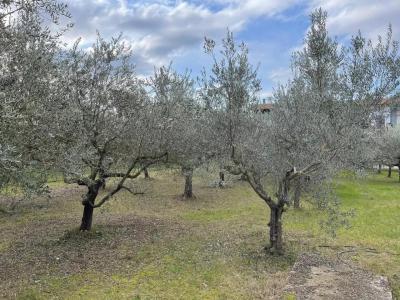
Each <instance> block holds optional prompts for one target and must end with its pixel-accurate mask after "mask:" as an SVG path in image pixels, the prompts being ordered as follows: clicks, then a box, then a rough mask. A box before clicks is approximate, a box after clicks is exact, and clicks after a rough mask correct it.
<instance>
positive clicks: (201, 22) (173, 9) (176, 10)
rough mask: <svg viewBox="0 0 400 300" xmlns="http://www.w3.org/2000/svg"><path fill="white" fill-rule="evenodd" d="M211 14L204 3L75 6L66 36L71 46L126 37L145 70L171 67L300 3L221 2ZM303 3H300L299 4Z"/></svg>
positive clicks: (90, 2)
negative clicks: (211, 41) (206, 41)
mask: <svg viewBox="0 0 400 300" xmlns="http://www.w3.org/2000/svg"><path fill="white" fill-rule="evenodd" d="M211 2H213V3H214V4H216V3H217V2H219V4H220V5H221V6H220V7H219V8H218V9H215V10H213V9H211V8H209V7H208V6H206V5H207V2H206V3H204V2H203V1H196V0H195V1H191V2H188V1H171V0H164V1H162V0H161V1H160V0H159V1H135V2H134V3H132V4H130V3H129V1H127V0H85V1H81V0H69V1H67V4H68V5H69V8H70V11H71V13H72V16H73V19H74V22H75V26H74V28H73V29H72V30H71V31H69V32H68V33H67V34H66V35H65V36H64V40H65V42H67V43H68V44H72V43H73V41H74V40H75V39H76V38H77V37H79V36H81V37H82V42H83V43H84V44H90V43H91V42H92V41H93V40H94V39H95V35H96V30H97V29H98V30H100V32H101V34H102V35H103V36H105V37H110V36H111V35H115V34H118V33H119V32H123V33H124V38H125V39H126V40H129V41H130V42H131V44H132V49H133V52H134V56H135V57H136V59H135V61H136V63H137V65H138V67H139V69H141V71H144V70H145V69H147V70H151V69H152V66H153V65H157V66H159V65H161V64H166V63H168V62H169V61H170V60H172V59H174V58H175V57H177V56H178V55H182V54H183V53H185V52H186V51H188V50H189V49H190V48H193V47H200V46H201V43H202V41H203V38H204V36H209V37H212V38H218V39H219V38H220V37H221V36H222V34H223V32H224V31H225V30H226V28H227V27H229V28H230V29H231V30H234V31H240V30H241V29H242V28H243V27H244V26H245V24H246V22H248V21H249V20H250V19H251V18H252V17H259V16H269V17H271V16H274V15H277V14H279V13H281V12H282V11H284V10H285V9H287V8H288V7H290V5H291V4H293V3H294V2H296V1H295V0H280V1H278V0H268V1H266V0H248V1H238V0H230V1H226V0H220V1H209V3H211ZM297 2H298V1H297Z"/></svg>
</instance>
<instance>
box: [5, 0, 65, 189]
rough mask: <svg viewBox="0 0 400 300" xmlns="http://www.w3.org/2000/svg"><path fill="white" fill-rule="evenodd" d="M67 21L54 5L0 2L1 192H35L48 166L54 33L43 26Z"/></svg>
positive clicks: (36, 0)
mask: <svg viewBox="0 0 400 300" xmlns="http://www.w3.org/2000/svg"><path fill="white" fill-rule="evenodd" d="M62 16H64V17H69V14H68V11H67V9H66V5H64V4H61V3H58V2H57V1H54V0H31V1H18V0H9V1H0V188H1V187H2V186H4V185H7V184H10V185H13V186H19V187H21V188H23V190H24V191H38V190H40V189H41V187H42V186H43V184H44V183H45V181H46V177H45V176H44V175H45V174H44V173H43V170H45V169H47V168H48V167H49V165H50V161H51V159H50V153H49V150H50V147H46V145H48V144H49V142H50V140H49V136H48V134H47V124H48V122H47V121H48V120H47V117H48V115H46V114H43V112H44V111H46V110H47V108H48V105H49V103H50V102H51V100H50V99H51V98H52V96H53V92H52V89H51V87H50V85H49V82H51V81H52V80H53V78H54V77H55V76H56V72H55V70H56V64H55V61H54V60H55V56H56V54H57V52H58V46H59V41H58V37H59V34H60V32H59V33H53V32H52V31H51V30H50V29H49V28H48V27H47V26H46V25H45V24H46V23H47V24H49V19H50V21H51V22H50V23H53V24H54V23H55V24H57V23H58V21H59V19H60V17H62Z"/></svg>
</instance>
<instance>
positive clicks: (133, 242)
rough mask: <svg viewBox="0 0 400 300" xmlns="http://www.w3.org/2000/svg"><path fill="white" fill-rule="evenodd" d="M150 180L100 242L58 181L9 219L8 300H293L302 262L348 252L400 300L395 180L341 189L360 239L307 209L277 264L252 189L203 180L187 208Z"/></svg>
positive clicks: (119, 201)
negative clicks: (325, 226)
mask: <svg viewBox="0 0 400 300" xmlns="http://www.w3.org/2000/svg"><path fill="white" fill-rule="evenodd" d="M150 175H151V176H152V177H153V180H150V181H148V180H143V179H139V180H138V181H135V185H136V186H137V188H138V189H141V190H143V191H145V194H144V195H138V196H132V195H131V194H129V193H128V192H125V191H123V192H121V193H120V194H118V195H117V196H116V197H115V198H114V199H112V200H111V201H110V202H109V203H106V204H105V205H104V206H103V207H101V208H100V209H97V210H96V211H95V215H94V227H93V230H92V232H91V233H80V232H79V231H77V230H76V228H77V226H78V225H79V220H80V217H81V213H82V212H81V210H82V206H81V204H80V200H81V193H83V192H84V190H75V192H73V191H71V192H68V190H67V189H66V188H65V186H64V184H60V185H58V184H57V182H55V183H53V186H52V188H53V189H54V190H55V192H54V195H53V197H52V198H51V199H50V200H49V199H44V198H40V199H35V200H33V201H31V202H29V203H23V204H22V205H21V206H20V207H19V208H18V211H17V212H16V213H15V214H13V215H5V216H2V218H1V219H0V231H1V232H2V234H3V235H4V239H2V241H1V243H0V262H1V263H3V266H4V269H5V270H6V272H7V274H6V275H3V276H5V277H4V278H3V277H1V276H2V275H0V279H1V280H0V288H1V289H0V290H1V292H0V298H2V297H8V298H19V299H49V298H61V299H257V298H258V299H265V298H267V299H268V298H273V297H276V298H282V297H283V298H284V299H295V298H293V295H291V294H283V292H282V289H283V287H284V285H285V280H286V277H287V275H288V272H289V271H290V268H291V266H292V265H293V263H294V261H295V260H296V256H297V254H298V253H299V252H302V251H319V252H322V253H323V254H324V255H328V256H330V255H332V256H335V255H336V254H337V252H338V251H340V250H342V249H344V248H343V247H345V246H352V247H354V249H355V251H354V252H352V253H351V255H350V256H348V258H349V259H353V260H354V261H355V262H356V263H357V264H360V265H361V266H362V267H364V268H366V269H369V270H371V271H373V272H376V273H379V274H383V275H386V276H388V277H389V279H390V280H391V284H392V287H393V289H394V290H395V294H396V295H397V296H399V295H400V278H399V277H400V255H396V254H399V253H400V222H399V221H400V200H399V197H398V194H399V191H400V184H399V183H398V182H397V180H396V179H389V178H386V177H385V174H381V175H369V176H367V177H365V178H354V177H351V176H343V177H341V178H339V179H337V181H336V185H337V186H336V190H337V193H338V195H339V196H340V198H341V200H342V204H343V208H344V209H351V208H352V209H355V210H356V214H355V217H354V218H352V219H351V228H350V229H341V230H339V232H338V236H337V238H336V239H333V238H332V237H330V236H329V235H328V234H327V233H326V232H324V231H323V230H322V229H321V226H320V221H321V220H322V219H323V218H324V214H323V213H321V212H320V211H318V210H317V209H314V208H312V207H311V206H310V205H307V204H305V205H304V208H303V209H301V210H299V211H294V210H289V211H288V212H287V213H286V214H285V215H284V232H285V234H284V239H285V242H286V244H285V247H286V252H285V254H284V255H283V256H270V255H269V254H267V253H266V252H265V251H264V250H263V247H264V246H265V245H266V243H267V240H268V231H267V229H268V228H267V223H268V216H269V211H268V209H267V207H266V205H265V203H264V202H263V201H262V200H261V199H259V198H258V197H257V196H256V195H255V193H254V192H253V191H252V190H251V189H250V188H249V186H248V185H247V184H246V183H243V182H237V183H235V184H234V185H233V187H231V188H226V189H222V190H221V189H215V188H209V187H207V186H206V183H205V180H202V179H201V178H200V177H196V178H195V182H194V193H195V195H196V198H195V199H193V200H186V201H182V200H181V198H180V197H179V195H180V193H181V192H182V188H183V182H182V178H181V177H180V176H178V175H177V173H176V172H165V171H155V170H151V173H150ZM322 246H323V247H322ZM326 246H329V247H326ZM346 249H348V247H347V248H346ZM372 249H373V250H372Z"/></svg>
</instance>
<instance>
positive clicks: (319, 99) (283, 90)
mask: <svg viewBox="0 0 400 300" xmlns="http://www.w3.org/2000/svg"><path fill="white" fill-rule="evenodd" d="M326 18H327V15H326V13H325V12H324V11H322V10H321V9H319V10H316V11H314V12H313V13H312V14H311V27H310V30H309V32H308V34H307V37H306V39H305V47H304V49H303V50H302V51H299V52H297V53H295V55H294V56H293V57H294V58H293V70H294V74H293V80H291V81H290V82H289V83H288V84H287V86H285V87H279V88H278V89H277V90H276V92H275V95H274V100H275V101H274V108H273V110H272V112H271V113H270V114H268V115H265V114H257V113H255V112H254V110H253V111H252V110H247V111H246V110H242V111H240V113H239V114H238V115H237V119H236V121H235V123H236V124H237V126H236V127H233V128H234V129H233V130H234V134H230V130H226V129H229V126H221V129H222V130H221V131H220V134H221V138H222V140H224V143H225V144H226V149H227V155H229V158H230V163H229V164H228V165H226V169H227V170H229V171H230V172H232V173H234V174H244V175H245V177H246V178H247V180H248V182H249V184H250V185H251V187H252V188H253V190H254V191H255V192H256V193H257V195H259V196H260V198H262V199H263V200H264V201H265V203H266V204H267V205H268V207H269V208H270V221H269V224H268V225H269V227H270V229H269V231H270V232H269V241H270V243H269V247H268V248H269V250H270V251H271V252H272V253H280V252H282V250H283V238H282V215H283V212H284V211H285V209H286V206H288V204H289V191H290V188H291V186H292V185H293V182H294V181H296V180H298V179H299V178H304V179H308V178H310V179H311V180H312V182H315V183H317V182H320V183H323V182H326V180H327V179H329V178H332V176H334V175H335V174H336V173H337V172H338V171H340V170H343V169H345V168H363V167H365V166H367V164H368V163H369V162H370V159H371V157H372V155H370V153H368V152H366V151H365V149H368V147H367V146H368V145H369V144H370V143H371V142H372V140H373V139H372V138H373V134H372V133H371V129H370V124H371V115H372V112H373V111H374V109H376V107H377V105H378V103H380V101H381V99H382V98H383V97H384V96H385V95H388V94H391V93H392V92H393V91H394V90H395V89H396V88H397V86H398V84H399V77H400V73H399V71H400V60H399V54H398V44H397V43H396V42H392V41H391V31H390V30H389V34H388V36H387V39H386V40H385V41H383V40H382V39H379V40H378V43H377V44H376V45H373V44H372V43H371V42H366V41H365V40H364V39H363V38H362V36H361V35H360V34H359V35H357V36H356V37H354V38H353V40H352V43H351V46H350V47H348V48H343V49H339V47H338V44H337V42H336V41H334V40H332V39H331V38H330V37H329V35H328V33H327V31H326ZM228 49H235V47H234V42H233V40H232V41H231V42H230V44H229V47H228ZM222 55H223V56H224V58H223V60H222V61H224V60H226V54H224V53H222ZM242 59H243V60H244V61H247V53H246V55H245V56H243V58H242ZM247 68H248V71H247V73H251V72H252V71H251V70H252V69H251V68H249V67H247ZM214 69H215V70H216V71H217V72H214V74H224V76H221V75H215V76H218V77H221V78H230V79H231V80H228V81H227V82H226V84H224V85H220V88H221V89H223V88H224V89H227V90H233V91H238V92H237V93H238V95H242V98H241V99H249V97H248V95H247V94H246V93H247V89H246V88H247V87H248V86H249V85H247V86H246V85H243V82H241V81H240V80H237V79H236V78H238V74H239V72H243V70H242V69H241V68H239V67H238V64H218V65H215V66H214ZM214 69H213V70H214ZM225 74H229V75H228V76H226V75H225ZM250 86H251V85H250ZM243 95H244V97H243ZM220 99H224V98H220ZM247 103H248V104H251V102H247ZM218 118H220V119H222V120H223V121H222V122H221V123H222V124H229V116H227V115H226V114H224V113H222V112H220V113H219V114H218ZM223 122H225V123H223ZM232 136H234V137H235V139H234V142H232ZM232 148H233V149H232ZM265 178H269V179H270V180H269V181H268V182H271V181H272V182H275V184H271V185H270V186H268V184H267V183H266V181H265ZM301 182H302V183H303V184H305V183H306V182H307V180H303V181H301ZM273 190H275V192H273Z"/></svg>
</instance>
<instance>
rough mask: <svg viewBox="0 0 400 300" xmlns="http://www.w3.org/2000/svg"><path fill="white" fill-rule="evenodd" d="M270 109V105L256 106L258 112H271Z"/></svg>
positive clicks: (271, 105)
mask: <svg viewBox="0 0 400 300" xmlns="http://www.w3.org/2000/svg"><path fill="white" fill-rule="evenodd" d="M272 107H273V104H272V103H264V104H260V105H258V110H259V111H266V110H271V109H272Z"/></svg>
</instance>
